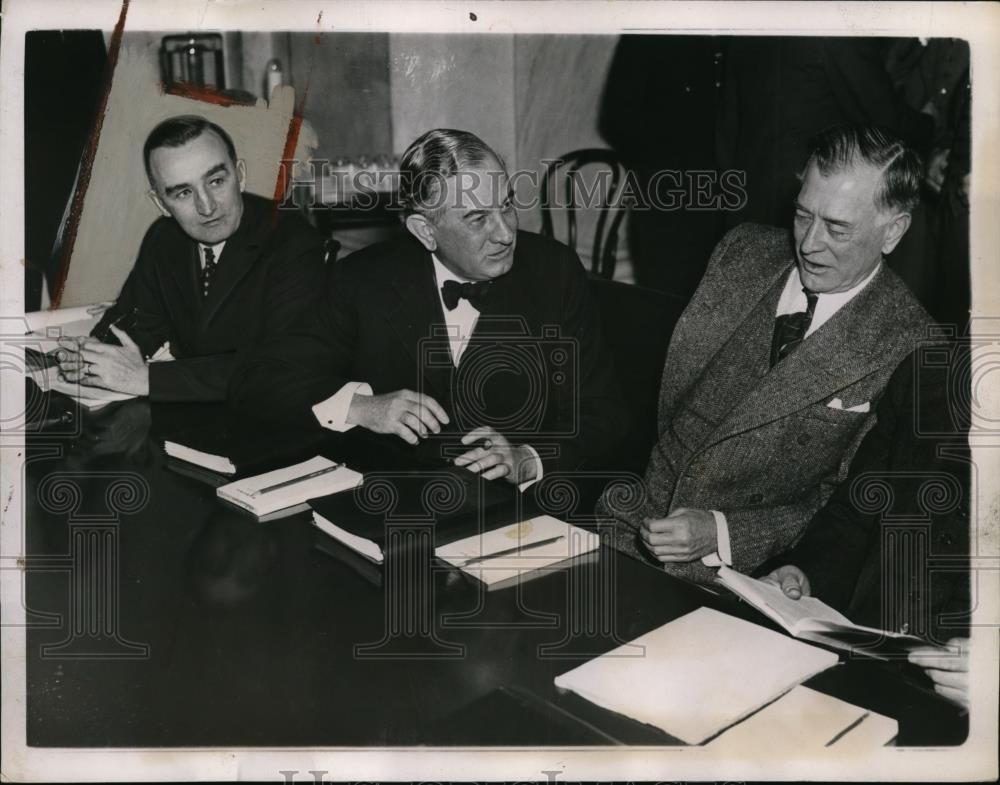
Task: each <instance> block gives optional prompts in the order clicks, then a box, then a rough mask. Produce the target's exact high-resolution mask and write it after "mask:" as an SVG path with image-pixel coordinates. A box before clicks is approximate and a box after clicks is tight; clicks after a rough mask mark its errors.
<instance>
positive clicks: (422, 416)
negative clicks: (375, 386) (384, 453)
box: [347, 390, 448, 444]
mask: <svg viewBox="0 0 1000 785" xmlns="http://www.w3.org/2000/svg"><path fill="white" fill-rule="evenodd" d="M347 424H348V425H360V426H361V427H362V428H367V429H368V430H369V431H373V432H374V433H394V434H396V435H397V436H398V437H399V438H400V439H402V440H403V441H405V442H407V443H409V444H417V443H419V442H420V440H421V439H423V438H425V437H426V436H427V435H428V434H429V433H440V432H441V426H442V425H447V424H448V415H447V414H446V413H445V410H444V409H442V408H441V404H439V403H438V402H437V401H435V400H434V399H433V398H431V397H430V396H429V395H424V394H423V393H416V392H413V391H412V390H397V391H396V392H391V393H386V394H385V395H357V394H355V396H354V397H353V398H352V399H351V406H350V408H349V409H348V410H347Z"/></svg>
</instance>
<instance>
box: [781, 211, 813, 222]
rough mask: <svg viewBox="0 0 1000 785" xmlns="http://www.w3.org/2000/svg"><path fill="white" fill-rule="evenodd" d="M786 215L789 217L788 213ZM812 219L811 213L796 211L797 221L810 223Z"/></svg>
mask: <svg viewBox="0 0 1000 785" xmlns="http://www.w3.org/2000/svg"><path fill="white" fill-rule="evenodd" d="M786 215H787V213H786ZM811 217H812V216H810V215H809V213H804V212H802V211H801V210H796V211H795V220H796V221H808V220H809V219H810V218H811Z"/></svg>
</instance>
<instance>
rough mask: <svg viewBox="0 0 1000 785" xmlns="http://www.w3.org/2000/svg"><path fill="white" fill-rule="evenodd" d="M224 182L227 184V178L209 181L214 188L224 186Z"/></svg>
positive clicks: (216, 178)
mask: <svg viewBox="0 0 1000 785" xmlns="http://www.w3.org/2000/svg"><path fill="white" fill-rule="evenodd" d="M224 182H226V178H225V177H213V178H212V179H211V180H209V183H211V184H212V185H214V186H219V185H222V184H223V183H224Z"/></svg>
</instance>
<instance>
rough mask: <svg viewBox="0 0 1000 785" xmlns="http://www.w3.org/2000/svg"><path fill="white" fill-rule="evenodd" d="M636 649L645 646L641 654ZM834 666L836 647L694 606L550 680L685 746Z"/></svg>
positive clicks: (701, 740) (697, 741) (705, 737)
mask: <svg viewBox="0 0 1000 785" xmlns="http://www.w3.org/2000/svg"><path fill="white" fill-rule="evenodd" d="M636 646H641V647H643V650H642V654H641V656H636V648H635V647H636ZM836 663H837V655H836V654H834V653H833V652H828V651H824V650H823V649H818V648H816V647H815V646H810V645H808V644H805V643H801V642H799V641H796V640H793V639H791V638H789V637H787V636H786V635H783V634H781V633H778V632H773V631H771V630H767V629H765V628H763V627H759V626H757V625H756V624H751V623H750V622H747V621H743V620H742V619H737V618H735V617H733V616H729V615H727V614H725V613H720V612H719V611H716V610H712V609H711V608H699V609H698V610H695V611H692V612H691V613H688V614H687V615H685V616H682V617H680V618H679V619H675V620H674V621H672V622H670V623H668V624H665V625H663V626H662V627H659V628H657V629H655V630H653V631H652V632H649V633H646V634H645V635H642V636H640V637H639V638H636V639H635V640H634V641H632V642H631V643H630V644H627V645H626V646H622V647H619V648H618V649H615V650H613V651H611V652H608V653H607V654H604V655H602V656H600V657H598V658H597V659H594V660H590V661H589V662H586V663H584V664H583V665H581V666H579V667H577V668H574V669H573V670H571V671H569V672H567V673H564V674H562V675H561V676H558V677H556V680H555V683H556V686H557V687H561V688H563V689H569V690H572V691H573V692H575V693H577V694H578V695H581V696H583V697H584V698H587V699H588V700H590V701H591V702H593V703H596V704H597V705H598V706H602V707H604V708H606V709H610V710H611V711H615V712H618V713H619V714H624V715H626V716H628V717H632V718H633V719H636V720H638V721H639V722H645V723H647V724H649V725H653V726H655V727H657V728H660V729H661V730H663V731H665V732H666V733H669V734H670V735H671V736H675V737H676V738H678V739H680V740H681V741H683V742H685V743H687V744H701V743H702V742H703V741H705V739H707V738H709V737H711V736H713V735H715V734H716V733H718V732H719V731H721V730H722V729H723V728H726V727H728V726H730V725H732V724H733V723H735V722H737V721H738V720H740V719H742V718H743V717H746V716H747V715H748V714H750V713H751V712H754V711H756V710H757V709H759V708H760V707H761V706H763V705H765V704H766V703H769V702H770V701H773V700H774V699H775V698H777V697H778V696H780V695H781V694H783V693H784V692H786V691H788V690H789V689H791V688H792V687H794V686H796V685H797V684H800V683H801V682H803V681H805V680H806V679H808V678H810V677H812V676H815V675H816V674H817V673H820V672H821V671H824V670H826V669H827V668H829V667H831V666H833V665H835V664H836Z"/></svg>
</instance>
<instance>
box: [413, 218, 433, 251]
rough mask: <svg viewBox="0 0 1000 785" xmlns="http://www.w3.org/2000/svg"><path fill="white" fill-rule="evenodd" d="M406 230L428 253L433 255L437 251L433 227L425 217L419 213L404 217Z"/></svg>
mask: <svg viewBox="0 0 1000 785" xmlns="http://www.w3.org/2000/svg"><path fill="white" fill-rule="evenodd" d="M406 229H407V231H408V232H409V233H410V234H412V235H413V236H414V237H416V238H417V239H418V240H419V241H420V244H421V245H422V246H423V247H424V248H426V249H427V250H428V251H430V252H431V253H434V252H435V251H436V250H437V237H436V236H435V234H434V225H433V224H432V223H431V222H430V221H428V220H427V217H426V216H424V215H421V214H420V213H410V214H409V215H408V216H406Z"/></svg>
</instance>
